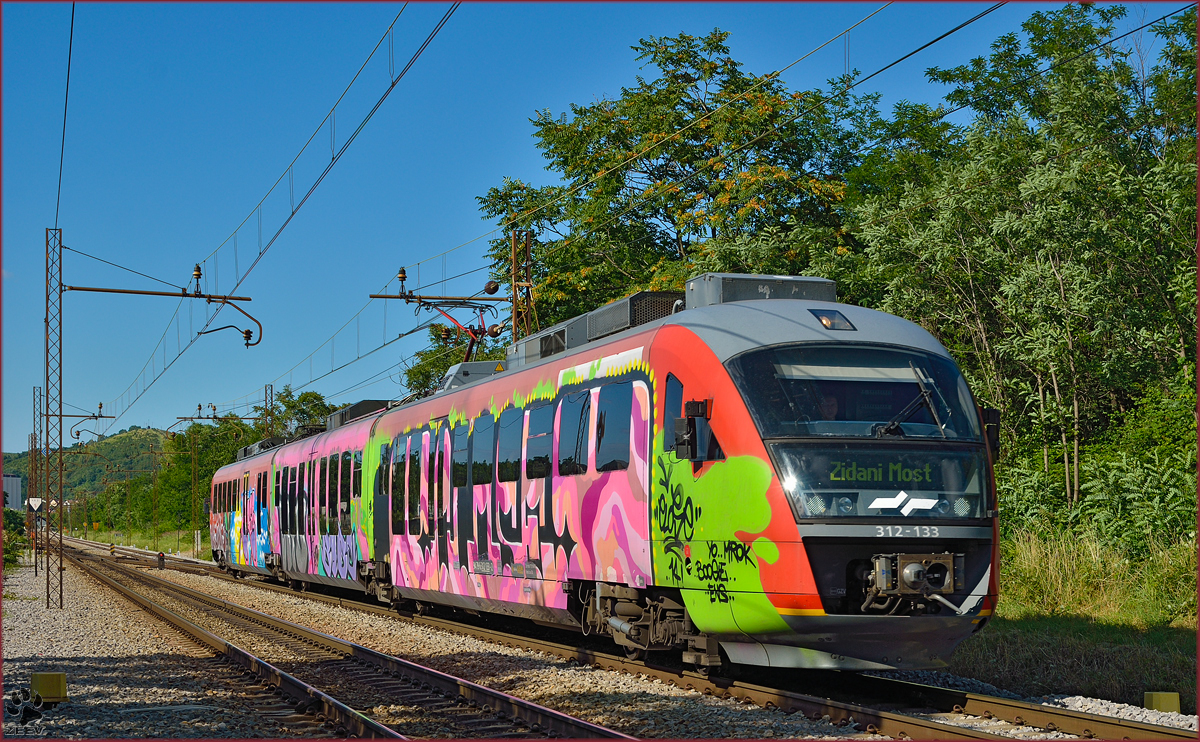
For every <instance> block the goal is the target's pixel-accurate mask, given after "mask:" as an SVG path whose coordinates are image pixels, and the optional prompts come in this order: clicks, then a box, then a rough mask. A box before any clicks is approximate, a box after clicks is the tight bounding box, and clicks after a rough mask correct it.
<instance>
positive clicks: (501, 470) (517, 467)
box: [496, 407, 525, 482]
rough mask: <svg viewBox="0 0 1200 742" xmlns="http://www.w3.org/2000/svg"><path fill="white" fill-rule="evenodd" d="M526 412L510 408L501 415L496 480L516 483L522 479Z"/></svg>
mask: <svg viewBox="0 0 1200 742" xmlns="http://www.w3.org/2000/svg"><path fill="white" fill-rule="evenodd" d="M524 427H525V411H524V410H519V409H517V408H515V407H509V408H508V409H507V410H505V411H504V412H501V413H500V433H499V435H498V436H497V452H496V479H498V480H499V481H501V482H515V481H517V480H518V479H520V478H521V440H522V436H523V435H524V433H525V431H524Z"/></svg>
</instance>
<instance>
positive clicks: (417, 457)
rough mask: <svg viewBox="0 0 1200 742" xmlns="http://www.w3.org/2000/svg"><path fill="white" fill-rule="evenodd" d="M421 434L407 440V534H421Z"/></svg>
mask: <svg viewBox="0 0 1200 742" xmlns="http://www.w3.org/2000/svg"><path fill="white" fill-rule="evenodd" d="M421 438H422V436H421V434H420V433H417V434H416V435H413V436H412V437H411V438H410V439H409V444H408V533H409V535H411V536H418V535H420V533H421Z"/></svg>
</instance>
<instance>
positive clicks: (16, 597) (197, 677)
mask: <svg viewBox="0 0 1200 742" xmlns="http://www.w3.org/2000/svg"><path fill="white" fill-rule="evenodd" d="M3 599H4V602H3V610H4V617H3V623H4V633H3V650H4V651H3V655H4V694H5V697H6V699H11V697H12V693H13V691H17V692H20V691H22V690H28V688H29V685H30V676H31V673H34V672H63V673H66V678H67V695H68V698H69V700H68V701H67V702H66V703H62V704H59V705H58V706H56V707H55V708H53V709H51V708H43V709H42V710H41V711H40V713H41V714H42V716H41V718H38V719H33V720H28V719H27V722H26V724H25V725H23V726H22V725H20V724H19V723H18V721H16V720H15V719H14V718H12V717H11V716H10V715H9V713H8V712H7V711H6V713H5V717H4V736H5V737H17V736H26V737H29V736H32V737H56V738H68V739H84V738H93V739H95V738H132V737H143V738H149V737H160V738H171V737H176V738H178V737H191V738H215V737H226V738H237V739H241V738H246V737H297V736H304V735H305V734H306V732H305V730H301V729H295V730H292V729H289V728H288V726H287V725H285V724H283V723H274V722H270V723H267V722H264V721H263V719H262V718H261V717H256V716H255V715H254V714H253V711H252V710H251V709H250V708H249V707H248V706H247V705H246V704H245V700H244V697H245V694H246V692H247V686H245V685H242V684H239V683H238V682H237V681H236V680H233V679H234V678H236V675H235V674H234V673H233V672H232V671H229V670H228V669H227V668H226V667H225V666H224V665H222V664H220V663H219V662H217V661H216V660H214V659H212V658H211V657H209V656H208V653H207V652H204V651H202V650H200V649H199V648H197V647H195V645H193V644H191V643H190V642H189V641H187V640H186V639H184V638H183V637H182V636H181V635H179V634H177V633H176V632H175V631H174V629H171V628H169V627H168V626H166V625H165V624H163V623H160V622H159V621H157V620H156V619H152V618H150V617H149V616H148V615H147V614H146V613H145V612H144V611H142V610H141V609H140V608H138V607H136V606H134V605H133V604H131V603H129V602H128V601H126V600H125V599H124V598H122V597H120V596H119V595H117V594H116V593H114V592H112V590H110V589H109V588H108V587H106V586H103V585H100V584H99V583H97V582H95V581H93V580H91V579H89V578H87V577H85V576H84V575H83V574H81V573H80V572H78V571H77V570H76V569H75V568H74V567H70V566H68V568H67V570H66V571H65V572H63V608H51V609H47V608H46V575H45V571H44V570H39V574H38V575H36V576H35V575H34V570H33V567H32V566H20V567H18V568H16V569H10V570H7V571H6V572H5V573H4V594H3ZM250 690H253V689H250ZM26 715H27V716H28V712H26ZM308 733H309V734H310V733H311V731H309V732H308Z"/></svg>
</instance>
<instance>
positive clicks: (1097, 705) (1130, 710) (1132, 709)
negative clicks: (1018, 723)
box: [1025, 695, 1197, 731]
mask: <svg viewBox="0 0 1200 742" xmlns="http://www.w3.org/2000/svg"><path fill="white" fill-rule="evenodd" d="M1025 700H1027V701H1029V702H1030V703H1044V704H1046V705H1047V706H1059V707H1061V708H1068V709H1072V710H1073V711H1083V712H1084V713H1088V714H1103V715H1105V716H1119V717H1121V718H1122V719H1129V720H1130V721H1140V722H1142V723H1144V724H1157V725H1159V726H1163V727H1179V728H1181V729H1191V730H1192V731H1196V720H1197V717H1196V715H1195V714H1177V713H1173V712H1170V711H1155V710H1153V709H1145V708H1140V707H1138V706H1131V705H1130V704H1127V703H1115V702H1113V701H1105V700H1102V699H1099V698H1087V697H1085V696H1063V695H1055V696H1036V697H1034V698H1027V699H1025Z"/></svg>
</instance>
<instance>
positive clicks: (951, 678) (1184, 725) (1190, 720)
mask: <svg viewBox="0 0 1200 742" xmlns="http://www.w3.org/2000/svg"><path fill="white" fill-rule="evenodd" d="M867 674H868V675H878V676H880V677H885V678H896V679H897V680H907V681H910V682H913V683H924V684H925V685H935V686H937V687H939V688H953V689H955V690H961V691H966V692H967V693H978V694H980V695H987V696H998V697H1000V698H1011V699H1013V700H1017V701H1025V702H1027V703H1040V704H1044V705H1046V706H1058V707H1059V708H1067V709H1071V710H1072V711H1082V712H1084V713H1087V714H1100V715H1101V716H1113V717H1116V718H1119V719H1128V720H1129V721H1139V722H1142V723H1143V724H1157V725H1158V726H1164V727H1178V728H1180V729H1191V730H1192V731H1196V729H1197V717H1196V716H1195V715H1193V714H1177V713H1172V712H1170V711H1155V710H1153V709H1146V708H1142V707H1140V706H1132V705H1130V704H1127V703H1117V702H1115V701H1105V700H1104V699H1101V698H1088V697H1086V696H1067V695H1052V696H1033V697H1030V698H1026V697H1024V696H1021V695H1019V694H1017V693H1013V692H1011V691H1007V690H1004V689H1003V688H997V687H996V686H994V685H991V684H990V683H985V682H983V681H981V680H975V679H974V678H964V677H960V676H958V675H952V674H950V673H948V672H935V671H931V670H895V671H890V672H871V673H867Z"/></svg>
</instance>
